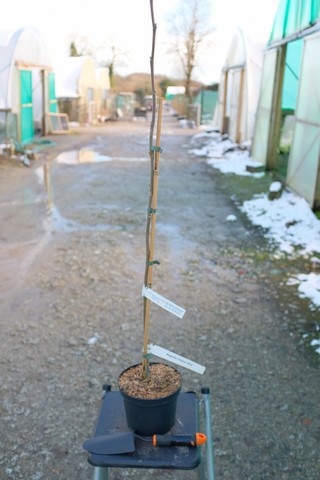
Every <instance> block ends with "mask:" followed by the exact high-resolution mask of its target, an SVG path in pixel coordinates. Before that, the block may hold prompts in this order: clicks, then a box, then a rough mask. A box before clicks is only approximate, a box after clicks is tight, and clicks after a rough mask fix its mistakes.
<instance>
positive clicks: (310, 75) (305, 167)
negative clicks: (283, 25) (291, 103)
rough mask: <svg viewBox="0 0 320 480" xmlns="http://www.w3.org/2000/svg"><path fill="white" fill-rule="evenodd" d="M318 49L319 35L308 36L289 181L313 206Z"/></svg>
mask: <svg viewBox="0 0 320 480" xmlns="http://www.w3.org/2000/svg"><path fill="white" fill-rule="evenodd" d="M319 49H320V35H315V36H312V37H308V38H306V40H305V48H304V56H303V61H302V67H301V80H300V91H299V99H298V105H297V110H296V125H295V131H294V138H293V144H292V149H291V155H290V159H289V165H288V174H287V180H286V182H287V184H288V185H289V186H290V187H291V188H292V189H293V190H294V191H296V192H297V193H298V194H299V195H302V196H303V197H304V198H305V199H306V200H307V201H308V202H309V203H310V205H311V206H313V204H314V203H315V202H319V201H320V191H319V188H320V186H319V185H317V180H318V169H319V152H320V82H319V79H320V63H319V62H318V61H315V59H317V58H318V53H319ZM310 95H311V97H310ZM310 98H311V101H310Z"/></svg>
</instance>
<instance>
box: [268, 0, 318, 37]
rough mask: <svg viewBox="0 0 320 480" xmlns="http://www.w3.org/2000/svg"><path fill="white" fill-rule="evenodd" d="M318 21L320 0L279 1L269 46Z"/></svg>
mask: <svg viewBox="0 0 320 480" xmlns="http://www.w3.org/2000/svg"><path fill="white" fill-rule="evenodd" d="M319 19H320V0H280V3H279V7H278V10H277V13H276V16H275V20H274V24H273V28H272V32H271V35H270V40H269V44H270V43H272V42H274V41H277V40H281V39H284V38H286V37H289V36H290V35H293V34H295V33H298V32H301V31H302V30H304V29H306V28H309V27H310V26H312V25H314V24H315V23H316V22H317V21H318V20H319Z"/></svg>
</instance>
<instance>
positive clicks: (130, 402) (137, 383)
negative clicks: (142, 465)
mask: <svg viewBox="0 0 320 480" xmlns="http://www.w3.org/2000/svg"><path fill="white" fill-rule="evenodd" d="M150 10H151V19H152V27H153V35H152V53H151V57H150V68H151V87H152V119H151V123H150V132H149V156H150V188H149V199H148V215H147V222H146V266H145V275H144V287H143V322H144V335H143V355H142V360H141V363H140V364H137V365H133V366H130V367H129V368H127V369H125V370H124V371H123V372H122V373H121V374H120V376H119V378H118V386H119V391H120V393H121V394H122V397H123V400H124V406H125V412H126V418H127V424H128V426H129V427H130V428H132V429H133V430H135V431H136V432H137V433H139V434H142V435H152V434H162V433H166V432H167V431H169V430H170V428H171V427H172V426H173V425H174V423H175V415H176V404H177V399H178V396H179V393H180V390H181V383H182V377H181V374H180V373H179V371H178V370H177V369H175V368H174V367H172V366H170V365H167V364H164V363H153V362H150V356H151V355H150V345H149V320H150V306H151V300H153V301H155V303H158V305H161V303H163V300H164V299H163V297H161V296H160V295H158V294H156V293H155V292H153V290H152V282H153V267H154V265H156V264H158V263H159V262H158V261H157V260H155V259H154V240H155V228H156V212H157V197H158V177H159V161H160V153H161V147H160V140H161V123H162V108H163V99H162V98H159V99H158V101H156V92H155V84H154V52H155V35H156V24H155V21H154V12H153V0H150ZM156 112H157V121H156ZM155 126H156V134H155V133H154V131H155ZM154 137H155V145H154ZM165 304H166V306H164V308H166V309H167V310H169V311H170V309H171V311H172V313H174V314H176V315H177V316H180V317H182V315H183V313H184V312H185V311H184V310H183V309H181V308H180V307H178V306H177V305H175V304H173V303H172V302H170V301H165ZM162 306H163V305H162ZM166 352H168V351H166ZM151 353H152V352H151ZM169 353H171V352H169ZM158 356H161V354H159V355H158ZM176 357H179V356H176ZM162 358H165V356H162ZM170 359H172V357H171V358H170ZM184 360H186V359H183V357H179V359H177V361H176V362H175V363H178V364H180V365H183V364H184ZM200 367H201V366H200ZM203 371H204V370H203ZM203 371H202V372H200V373H203Z"/></svg>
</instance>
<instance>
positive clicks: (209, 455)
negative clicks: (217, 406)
mask: <svg viewBox="0 0 320 480" xmlns="http://www.w3.org/2000/svg"><path fill="white" fill-rule="evenodd" d="M201 393H202V399H203V403H204V415H205V425H206V436H207V441H206V460H207V474H208V480H214V458H213V438H212V428H211V409H210V388H209V387H202V388H201Z"/></svg>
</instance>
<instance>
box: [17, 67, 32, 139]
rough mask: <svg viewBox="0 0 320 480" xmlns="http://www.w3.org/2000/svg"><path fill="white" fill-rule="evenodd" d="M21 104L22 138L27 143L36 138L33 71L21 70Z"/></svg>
mask: <svg viewBox="0 0 320 480" xmlns="http://www.w3.org/2000/svg"><path fill="white" fill-rule="evenodd" d="M20 104H21V109H20V113H21V114H20V136H21V142H22V143H26V142H29V141H30V140H32V139H33V137H34V127H33V110H32V72H31V70H20Z"/></svg>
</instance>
